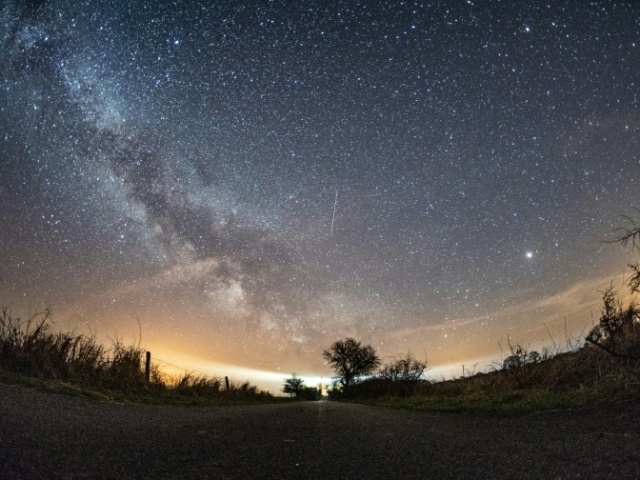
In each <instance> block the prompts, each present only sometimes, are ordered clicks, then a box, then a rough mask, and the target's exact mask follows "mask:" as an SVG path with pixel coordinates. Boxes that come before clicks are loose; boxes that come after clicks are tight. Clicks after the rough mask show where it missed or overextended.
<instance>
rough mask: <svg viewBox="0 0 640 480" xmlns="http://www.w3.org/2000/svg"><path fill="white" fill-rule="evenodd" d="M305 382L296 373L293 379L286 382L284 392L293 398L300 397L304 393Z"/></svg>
mask: <svg viewBox="0 0 640 480" xmlns="http://www.w3.org/2000/svg"><path fill="white" fill-rule="evenodd" d="M304 388H305V386H304V380H303V379H301V378H300V377H298V376H297V375H296V374H295V373H294V374H293V375H292V376H291V378H287V379H286V380H285V381H284V386H283V387H282V391H283V392H284V393H288V394H289V395H291V396H292V397H294V396H295V397H298V396H300V394H301V393H302V392H303V390H304Z"/></svg>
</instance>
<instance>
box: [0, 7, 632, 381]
mask: <svg viewBox="0 0 640 480" xmlns="http://www.w3.org/2000/svg"><path fill="white" fill-rule="evenodd" d="M0 35H1V44H0V202H1V203H0V222H1V223H0V242H1V243H0V268H1V270H0V277H1V279H2V280H1V281H0V301H1V302H2V303H3V305H9V306H11V307H12V308H14V309H16V311H20V309H22V311H26V310H29V309H36V308H42V307H44V306H51V307H53V310H54V313H55V315H56V317H55V318H56V321H57V322H58V323H60V324H62V325H65V326H67V327H70V328H88V329H89V330H90V331H98V332H99V333H100V334H103V335H111V334H125V335H128V334H129V332H131V331H133V332H137V329H138V327H137V322H136V318H137V319H139V320H140V323H141V325H142V330H143V342H146V343H147V344H150V345H152V346H153V349H154V352H159V353H158V355H160V357H162V356H163V354H164V355H169V352H173V353H175V354H177V353H182V354H185V355H186V354H189V355H193V356H195V357H198V358H202V359H208V360H211V361H212V362H214V361H215V362H225V363H229V364H234V365H238V366H243V367H249V368H259V369H264V370H272V371H275V370H278V369H281V370H282V371H292V370H294V369H297V371H299V372H306V373H316V374H320V373H323V374H327V373H328V372H329V370H328V369H327V367H326V366H325V365H324V364H323V361H322V358H321V351H322V349H323V348H326V347H327V346H328V345H329V344H330V342H332V341H333V340H335V339H337V338H341V337H344V336H346V335H352V336H356V337H358V338H359V339H361V340H362V341H365V342H367V343H372V344H373V345H374V346H375V347H376V348H377V349H378V350H379V352H380V353H381V354H382V355H383V357H385V358H388V356H391V355H398V354H402V353H404V352H406V351H408V350H412V351H413V352H415V353H417V354H419V355H420V356H422V355H423V353H424V354H427V355H428V358H429V362H430V364H431V365H432V366H434V365H437V364H438V363H440V364H444V363H452V364H456V363H464V362H465V361H469V359H473V358H478V357H482V356H486V355H492V354H493V355H496V349H497V343H498V341H500V339H501V338H503V339H506V338H507V337H509V339H514V341H518V342H522V343H524V344H532V343H535V342H540V341H542V340H544V339H545V338H546V339H547V340H550V339H549V338H548V335H549V333H550V334H551V336H554V335H555V334H556V333H558V332H560V331H562V335H564V324H565V323H567V324H568V325H569V327H568V328H569V331H571V332H572V335H573V332H579V331H581V330H583V329H584V328H588V327H589V326H590V325H591V324H592V323H593V321H594V319H595V318H596V317H597V315H598V312H599V307H598V298H599V293H598V290H601V289H603V288H605V287H606V286H607V285H608V284H609V282H610V281H611V280H612V279H614V280H616V281H620V280H621V278H622V272H624V265H625V264H626V263H628V262H629V261H630V258H632V252H630V251H629V252H627V251H624V250H622V249H620V248H619V247H615V246H611V245H607V244H605V243H602V240H606V239H607V238H611V231H612V230H613V229H614V228H615V227H618V226H620V225H621V222H624V220H623V219H621V218H619V215H620V214H632V213H633V207H636V206H638V183H639V181H640V161H639V158H640V156H639V154H638V149H637V146H638V141H639V140H640V131H639V128H640V122H639V116H638V114H639V92H640V85H639V82H640V81H639V77H638V72H640V46H639V42H640V6H638V4H637V3H636V2H589V3H588V4H587V3H586V2H584V3H583V2H568V1H567V2H564V1H559V2H549V5H547V4H544V3H541V2H518V1H514V2H511V1H509V2H500V1H482V2H481V1H471V0H469V1H448V2H446V1H445V2H407V1H395V2H391V1H382V2H364V1H363V2H359V1H342V0H333V1H281V2H273V1H261V2H242V1H224V2H222V1H220V2H179V3H176V2H163V1H153V2H151V1H136V2H124V1H112V2H98V1H86V2H76V1H70V0H62V1H27V2H12V1H5V2H3V7H2V10H1V12H0ZM497 355H498V357H499V356H500V352H498V353H497Z"/></svg>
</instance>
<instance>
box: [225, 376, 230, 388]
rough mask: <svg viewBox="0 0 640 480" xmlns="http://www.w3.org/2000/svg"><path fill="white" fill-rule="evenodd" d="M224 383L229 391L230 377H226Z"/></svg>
mask: <svg viewBox="0 0 640 480" xmlns="http://www.w3.org/2000/svg"><path fill="white" fill-rule="evenodd" d="M224 383H225V385H226V386H227V391H228V390H229V377H224Z"/></svg>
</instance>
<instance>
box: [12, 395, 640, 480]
mask: <svg viewBox="0 0 640 480" xmlns="http://www.w3.org/2000/svg"><path fill="white" fill-rule="evenodd" d="M206 478H210V479H248V480H250V479H310V480H313V479H325V478H332V479H467V478H469V479H494V478H495V479H511V478H512V479H518V480H523V479H528V478H532V479H534V478H535V479H572V478H576V479H577V478H580V479H600V478H602V479H604V478H607V479H609V478H610V479H638V478H640V405H638V404H637V403H634V404H625V405H622V406H617V407H613V408H612V407H609V408H607V409H606V410H592V411H585V412H547V413H538V414H528V415H521V416H517V417H497V416H487V415H480V416H479V415H470V414H442V413H429V412H415V411H403V410H390V409H383V408H376V407H368V406H362V405H353V404H341V403H335V402H324V401H323V402H306V403H291V404H282V405H261V406H249V407H173V406H147V405H119V404H112V403H98V402H96V401H93V400H88V399H83V398H78V397H68V396H64V395H56V394H51V393H46V392H43V391H39V390H35V389H28V388H24V387H17V386H6V385H0V479H2V480H5V479H7V480H9V479H25V480H31V479H34V480H37V479H69V480H71V479H206Z"/></svg>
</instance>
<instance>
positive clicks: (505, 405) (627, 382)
mask: <svg viewBox="0 0 640 480" xmlns="http://www.w3.org/2000/svg"><path fill="white" fill-rule="evenodd" d="M341 399H342V400H346V401H353V402H358V403H366V404H370V405H380V406H386V407H393V408H406V409H419V410H432V411H442V412H457V413H463V412H469V413H499V414H511V413H528V412H536V411H544V410H555V409H588V408H593V407H601V406H606V405H612V404H615V403H619V402H624V401H632V400H636V401H637V400H640V362H637V361H630V360H628V359H620V358H615V357H613V356H611V355H608V354H607V353H606V352H603V351H602V350H600V349H598V348H596V347H593V346H590V345H586V346H583V347H582V348H580V349H579V350H576V351H573V352H568V353H561V354H558V355H556V356H554V357H550V358H547V359H546V360H542V361H539V362H536V363H532V364H523V365H521V366H519V367H516V368H510V369H501V370H498V369H496V370H494V371H492V372H489V373H479V374H476V375H473V376H470V377H466V378H458V379H455V380H447V381H441V382H429V381H417V382H389V381H381V380H380V379H376V378H374V379H369V380H365V381H363V382H360V383H359V384H356V385H354V386H353V387H352V388H351V391H350V392H349V395H348V396H343V397H342V398H341Z"/></svg>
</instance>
